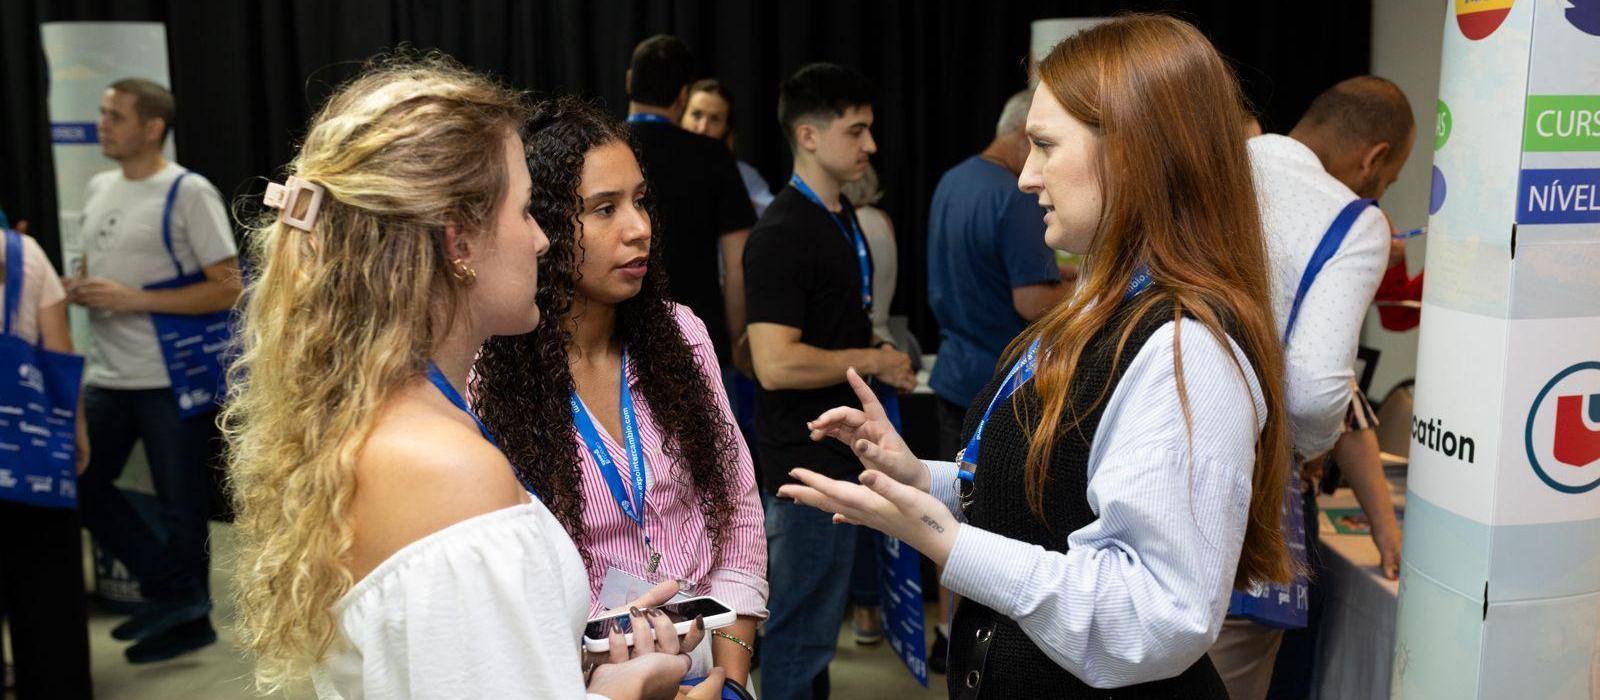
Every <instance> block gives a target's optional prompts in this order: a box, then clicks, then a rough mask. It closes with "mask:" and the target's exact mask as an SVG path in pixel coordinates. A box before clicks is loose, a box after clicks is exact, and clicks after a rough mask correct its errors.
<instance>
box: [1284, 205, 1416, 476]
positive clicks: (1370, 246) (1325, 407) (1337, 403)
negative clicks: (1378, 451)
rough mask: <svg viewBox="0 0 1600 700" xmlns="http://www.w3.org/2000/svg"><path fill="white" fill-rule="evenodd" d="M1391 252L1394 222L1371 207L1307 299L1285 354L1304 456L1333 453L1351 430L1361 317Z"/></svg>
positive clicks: (1293, 419) (1292, 413) (1298, 448)
mask: <svg viewBox="0 0 1600 700" xmlns="http://www.w3.org/2000/svg"><path fill="white" fill-rule="evenodd" d="M1388 256H1389V227H1388V225H1386V224H1385V223H1384V218H1383V214H1382V212H1379V211H1378V210H1377V209H1376V208H1374V207H1369V208H1368V210H1367V211H1366V212H1364V213H1362V215H1361V216H1360V217H1358V218H1357V219H1356V223H1355V225H1354V226H1351V227H1350V233H1349V235H1348V236H1347V237H1346V238H1345V241H1344V244H1343V245H1341V246H1339V251H1338V252H1337V253H1335V254H1334V255H1333V257H1331V258H1329V259H1328V262H1327V264H1325V265H1324V266H1323V268H1322V272H1321V273H1320V274H1319V275H1317V279H1316V280H1315V281H1314V282H1313V283H1312V285H1311V288H1310V289H1309V290H1307V291H1306V296H1305V298H1304V299H1303V300H1301V302H1300V315H1299V317H1298V319H1297V320H1296V322H1295V328H1294V333H1293V334H1292V335H1290V336H1289V346H1288V348H1287V349H1286V350H1285V352H1284V384H1285V387H1286V396H1287V404H1288V414H1289V420H1290V424H1291V431H1290V432H1291V433H1292V434H1293V439H1294V451H1295V453H1296V454H1298V455H1300V456H1301V457H1304V458H1307V459H1309V458H1313V457H1316V456H1318V455H1321V454H1322V453H1324V452H1327V451H1328V450H1330V449H1332V448H1333V444H1334V442H1336V441H1337V440H1338V439H1339V435H1340V434H1341V433H1343V432H1344V415H1345V410H1346V408H1348V407H1349V405H1350V380H1351V378H1352V377H1354V376H1355V373H1354V371H1353V370H1352V369H1351V368H1352V367H1353V366H1354V365H1355V359H1356V348H1357V346H1358V345H1359V343H1360V339H1361V322H1362V320H1363V319H1364V318H1366V315H1367V307H1368V306H1370V305H1371V304H1372V296H1373V295H1374V294H1376V293H1377V291H1378V283H1379V282H1380V281H1382V279H1383V271H1384V268H1385V267H1386V266H1387V264H1388ZM1295 279H1296V281H1297V282H1298V280H1299V277H1298V276H1296V278H1295ZM1296 287H1298V285H1296ZM1291 293H1292V292H1291ZM1281 322H1285V323H1286V322H1287V320H1286V319H1285V320H1283V321H1281Z"/></svg>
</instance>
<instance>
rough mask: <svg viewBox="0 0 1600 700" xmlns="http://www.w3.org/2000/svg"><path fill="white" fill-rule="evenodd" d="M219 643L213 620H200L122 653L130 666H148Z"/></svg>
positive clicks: (175, 628)
mask: <svg viewBox="0 0 1600 700" xmlns="http://www.w3.org/2000/svg"><path fill="white" fill-rule="evenodd" d="M216 642H217V631H216V630H215V629H212V628H211V620H210V619H208V618H204V617H202V618H200V619H198V620H191V621H189V622H185V623H183V624H181V625H177V626H175V627H171V628H169V629H167V630H166V631H165V632H162V633H160V634H157V635H154V636H152V637H147V638H145V639H143V640H141V641H140V642H139V643H138V644H135V645H133V646H131V647H128V649H127V651H124V652H122V655H123V656H124V657H127V659H128V663H130V664H148V663H154V662H157V661H166V660H167V659H170V658H173V657H176V656H181V655H183V654H187V653H189V652H191V651H194V650H196V649H201V648H204V647H208V646H211V645H212V644H215V643H216Z"/></svg>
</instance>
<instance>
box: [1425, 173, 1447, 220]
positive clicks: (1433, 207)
mask: <svg viewBox="0 0 1600 700" xmlns="http://www.w3.org/2000/svg"><path fill="white" fill-rule="evenodd" d="M1444 193H1445V186H1444V172H1443V171H1441V170H1439V166H1437V165H1435V166H1433V193H1432V194H1431V196H1429V198H1428V215H1429V216H1432V215H1434V214H1437V213H1439V209H1440V208H1442V207H1444Z"/></svg>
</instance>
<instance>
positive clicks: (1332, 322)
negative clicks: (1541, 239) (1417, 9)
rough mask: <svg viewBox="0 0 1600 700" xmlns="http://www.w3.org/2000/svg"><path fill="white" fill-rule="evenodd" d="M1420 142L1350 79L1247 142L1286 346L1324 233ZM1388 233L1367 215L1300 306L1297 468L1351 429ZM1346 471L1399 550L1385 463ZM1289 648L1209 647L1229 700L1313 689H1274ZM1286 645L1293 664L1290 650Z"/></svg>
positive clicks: (1294, 397)
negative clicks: (1360, 350)
mask: <svg viewBox="0 0 1600 700" xmlns="http://www.w3.org/2000/svg"><path fill="white" fill-rule="evenodd" d="M1415 140H1416V124H1415V120H1414V119H1413V117H1412V116H1411V104H1410V102H1409V101H1408V100H1407V99H1406V96H1405V93H1403V92H1401V91H1400V88H1398V87H1396V86H1395V84H1394V83H1391V82H1389V81H1388V80H1384V79H1383V78H1378V77H1374V76H1360V77H1355V78H1350V79H1348V80H1345V81H1343V82H1340V83H1339V84H1337V85H1334V86H1333V87H1331V88H1329V89H1328V90H1327V91H1326V92H1323V93H1322V94H1321V95H1319V96H1318V97H1317V99H1316V100H1314V101H1313V102H1312V103H1311V107H1310V108H1308V109H1307V110H1306V113H1305V115H1304V116H1302V117H1301V119H1300V122H1299V123H1298V124H1296V125H1295V127H1294V129H1293V130H1292V131H1290V132H1289V135H1288V136H1281V135H1278V134H1265V135H1261V136H1256V137H1254V138H1252V139H1250V142H1249V148H1250V162H1251V165H1252V166H1253V168H1254V171H1255V184H1256V194H1257V197H1258V198H1259V200H1260V202H1261V226H1262V232H1263V233H1264V234H1265V237H1266V243H1267V253H1268V257H1269V259H1270V262H1271V269H1270V270H1269V273H1270V274H1271V278H1272V296H1273V300H1272V305H1273V312H1274V315H1276V316H1277V319H1278V327H1277V328H1278V333H1279V336H1280V337H1281V336H1282V334H1283V332H1284V329H1285V328H1286V327H1287V324H1288V319H1289V311H1290V307H1291V306H1292V305H1293V303H1294V297H1295V293H1296V291H1297V290H1298V288H1299V286H1300V278H1301V276H1302V274H1303V273H1304V272H1305V270H1306V265H1307V263H1308V262H1309V261H1310V260H1311V257H1312V253H1313V252H1314V251H1315V250H1316V249H1317V246H1318V244H1319V243H1320V242H1321V240H1322V237H1323V234H1324V233H1325V232H1326V231H1327V230H1328V228H1329V226H1330V225H1331V224H1332V223H1333V220H1334V218H1335V217H1337V216H1338V215H1339V213H1340V211H1341V210H1343V209H1344V208H1345V207H1346V206H1347V205H1349V204H1350V203H1351V202H1353V201H1355V200H1357V199H1377V198H1379V197H1382V196H1383V193H1384V191H1385V190H1387V189H1388V187H1389V185H1391V184H1393V183H1394V181H1395V179H1396V178H1397V177H1398V176H1399V173H1400V169H1401V168H1402V167H1403V166H1404V165H1405V163H1406V159H1407V157H1408V156H1409V155H1410V153H1411V146H1412V143H1413V142H1414V141H1415ZM1389 235H1390V227H1389V222H1388V220H1387V219H1386V218H1385V217H1384V215H1383V212H1382V211H1379V210H1378V208H1377V207H1368V208H1366V210H1365V211H1363V212H1361V214H1360V216H1358V217H1357V218H1356V220H1355V223H1354V224H1353V225H1352V226H1351V227H1350V230H1349V232H1348V233H1347V234H1346V236H1345V238H1344V241H1343V243H1342V244H1341V245H1340V246H1339V248H1338V250H1337V252H1335V253H1334V254H1333V256H1332V257H1331V258H1329V259H1328V261H1327V263H1326V264H1325V265H1324V266H1323V268H1322V271H1321V273H1320V274H1318V275H1317V277H1316V279H1315V282H1314V284H1312V286H1311V287H1310V289H1308V290H1307V292H1306V294H1305V297H1304V298H1303V299H1302V300H1301V303H1300V311H1299V315H1298V317H1297V320H1296V321H1295V328H1294V334H1293V335H1292V336H1291V337H1290V340H1289V343H1288V345H1287V346H1286V347H1285V348H1284V384H1285V391H1286V393H1285V396H1286V401H1287V408H1288V413H1289V423H1290V432H1291V438H1292V443H1293V445H1294V453H1295V463H1296V464H1318V463H1319V460H1320V458H1321V457H1322V456H1323V455H1324V454H1325V453H1327V452H1328V451H1329V450H1331V449H1332V448H1333V446H1334V443H1335V442H1336V441H1338V439H1339V436H1340V435H1341V434H1342V433H1343V432H1344V431H1345V415H1346V413H1347V411H1348V410H1349V408H1350V405H1351V400H1352V398H1353V396H1352V394H1353V391H1354V386H1355V383H1354V381H1353V378H1354V376H1355V372H1354V365H1355V358H1356V349H1357V345H1358V342H1359V340H1360V335H1361V321H1362V319H1363V318H1364V317H1365V316H1366V313H1367V307H1368V306H1369V305H1370V304H1371V303H1372V297H1373V294H1374V293H1375V292H1376V291H1377V289H1378V282H1379V281H1380V280H1381V279H1382V277H1383V272H1384V269H1385V267H1386V266H1387V264H1388V254H1389ZM1342 466H1344V468H1345V476H1346V477H1347V478H1349V480H1350V481H1351V483H1352V485H1354V486H1356V487H1357V488H1356V492H1357V496H1358V498H1359V499H1360V500H1361V505H1362V507H1363V508H1365V509H1366V511H1367V513H1368V515H1369V517H1370V518H1371V519H1372V521H1373V524H1374V528H1373V529H1374V535H1375V537H1378V536H1379V535H1380V533H1381V537H1380V538H1379V539H1380V544H1381V540H1382V539H1384V538H1388V537H1393V539H1394V542H1393V544H1394V549H1395V550H1398V549H1399V529H1398V525H1397V524H1396V522H1395V516H1394V506H1393V503H1392V502H1391V499H1390V495H1389V491H1388V484H1387V482H1385V481H1384V478H1383V472H1382V465H1381V464H1371V465H1369V464H1352V465H1342ZM1306 498H1307V503H1306V512H1307V513H1309V514H1311V516H1312V518H1311V519H1308V523H1307V527H1308V528H1312V525H1311V523H1312V522H1315V521H1314V517H1315V513H1316V502H1315V501H1314V500H1312V498H1311V495H1310V494H1309V493H1308V495H1307V496H1306ZM1314 532H1315V530H1314V528H1313V529H1312V530H1311V533H1309V534H1310V535H1311V537H1308V542H1307V550H1308V551H1310V550H1312V549H1313V548H1314V543H1315V540H1314V539H1312V538H1314ZM1313 556H1314V555H1313ZM1396 556H1398V553H1397V552H1396ZM1313 614H1315V611H1313ZM1283 642H1284V631H1283V630H1281V629H1274V628H1269V627H1266V626H1263V625H1259V624H1256V623H1254V622H1251V621H1249V620H1247V619H1245V618H1241V617H1234V616H1231V615H1230V616H1229V617H1228V619H1227V621H1226V622H1225V623H1224V624H1223V630H1222V634H1221V636H1220V637H1219V638H1218V640H1217V643H1216V645H1215V646H1213V647H1212V649H1211V658H1212V662H1213V663H1214V664H1215V665H1216V666H1217V671H1218V672H1219V673H1220V674H1221V675H1222V677H1223V681H1224V682H1225V683H1226V684H1227V685H1228V694H1229V695H1230V696H1231V697H1233V698H1235V699H1236V700H1260V698H1264V697H1266V696H1267V691H1268V687H1269V683H1270V684H1271V685H1272V686H1273V687H1277V686H1278V685H1280V684H1282V683H1287V682H1290V681H1291V680H1298V681H1302V682H1304V683H1305V684H1306V685H1307V690H1309V686H1308V684H1309V679H1310V668H1309V664H1304V663H1303V661H1304V660H1302V664H1300V665H1304V666H1306V667H1305V668H1295V666H1297V664H1293V663H1285V664H1284V666H1283V667H1282V668H1280V669H1279V675H1286V674H1287V675H1295V676H1296V678H1294V679H1290V678H1285V679H1284V681H1280V682H1274V681H1273V662H1274V659H1277V658H1278V648H1279V645H1280V643H1283ZM1284 646H1285V654H1288V653H1289V652H1288V645H1287V644H1285V645H1284ZM1300 676H1303V678H1302V677H1300ZM1290 684H1291V685H1297V684H1299V683H1290ZM1291 695H1293V696H1294V697H1303V696H1305V695H1306V693H1304V692H1302V693H1292V694H1291Z"/></svg>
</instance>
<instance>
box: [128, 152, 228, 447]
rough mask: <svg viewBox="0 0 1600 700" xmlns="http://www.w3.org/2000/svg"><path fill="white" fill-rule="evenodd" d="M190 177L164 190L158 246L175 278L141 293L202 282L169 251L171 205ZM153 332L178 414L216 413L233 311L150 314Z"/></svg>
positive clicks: (200, 272) (222, 392)
mask: <svg viewBox="0 0 1600 700" xmlns="http://www.w3.org/2000/svg"><path fill="white" fill-rule="evenodd" d="M188 176H189V173H183V174H182V175H179V176H178V179H176V180H173V181H172V189H169V190H167V201H166V205H165V207H164V208H163V209H162V211H161V244H162V245H164V246H166V248H167V256H168V257H170V258H172V267H173V269H174V270H176V272H177V276H176V277H173V278H172V279H169V280H166V281H164V282H157V283H155V284H147V285H145V287H144V288H145V289H176V288H179V287H187V286H189V285H191V284H195V283H198V282H204V281H206V275H205V271H204V270H196V271H194V272H193V273H190V274H184V272H183V263H180V262H178V255H177V254H176V253H174V252H173V251H172V205H173V202H174V201H176V200H177V197H178V185H179V184H182V182H183V179H184V178H186V177H188ZM150 322H151V323H152V324H154V325H155V328H156V342H157V343H158V344H159V345H160V346H161V359H162V360H163V361H165V362H166V365H167V377H168V379H170V380H171V381H172V396H173V398H174V399H176V400H177V401H178V415H180V416H182V417H184V418H193V417H195V416H199V415H204V414H206V413H208V412H210V411H213V410H215V409H216V407H217V405H218V404H220V403H221V402H222V397H223V396H224V395H225V394H226V393H227V391H226V386H227V385H226V380H227V371H226V370H227V362H226V357H225V356H226V354H227V352H228V345H229V341H230V339H231V338H232V337H233V311H232V310H231V309H225V310H222V311H216V312H212V313H208V314H199V315H187V314H158V313H152V314H150Z"/></svg>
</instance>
